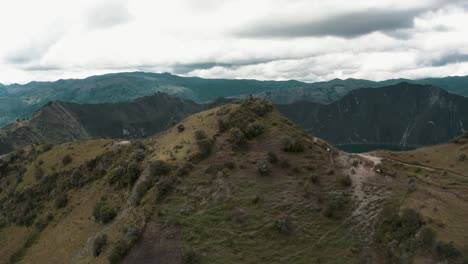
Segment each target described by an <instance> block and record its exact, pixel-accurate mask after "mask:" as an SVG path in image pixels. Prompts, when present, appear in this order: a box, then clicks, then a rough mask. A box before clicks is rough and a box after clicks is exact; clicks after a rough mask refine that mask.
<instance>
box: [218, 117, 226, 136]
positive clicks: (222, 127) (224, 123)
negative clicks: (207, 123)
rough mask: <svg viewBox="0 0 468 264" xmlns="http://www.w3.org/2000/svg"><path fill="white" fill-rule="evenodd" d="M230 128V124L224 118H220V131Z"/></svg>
mask: <svg viewBox="0 0 468 264" xmlns="http://www.w3.org/2000/svg"><path fill="white" fill-rule="evenodd" d="M228 129H229V124H228V122H226V121H225V120H224V119H218V131H219V132H221V133H222V132H224V131H226V130H228Z"/></svg>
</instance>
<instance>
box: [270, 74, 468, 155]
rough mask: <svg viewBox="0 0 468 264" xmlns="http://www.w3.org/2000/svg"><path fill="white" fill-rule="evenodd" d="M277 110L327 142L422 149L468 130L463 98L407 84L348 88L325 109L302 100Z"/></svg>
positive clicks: (467, 105)
mask: <svg viewBox="0 0 468 264" xmlns="http://www.w3.org/2000/svg"><path fill="white" fill-rule="evenodd" d="M277 107H278V109H279V111H280V112H282V113H283V114H284V115H285V116H287V117H288V118H290V119H291V120H292V121H294V122H296V123H297V124H299V125H300V126H301V127H302V128H304V129H305V130H306V131H307V132H309V133H311V134H314V135H317V136H319V137H322V138H324V139H325V140H328V141H330V142H332V143H333V144H385V145H401V146H422V145H431V144H436V143H442V142H446V141H448V140H450V139H451V138H454V137H456V136H458V135H460V134H463V132H464V131H465V130H467V129H468V127H467V125H468V116H467V115H466V113H468V98H466V97H463V96H459V95H454V94H451V93H448V92H446V91H445V90H442V89H440V88H436V87H433V86H423V85H417V84H409V83H400V84H397V85H393V86H387V87H382V88H378V89H374V88H363V89H357V90H353V91H351V92H349V93H348V94H347V95H345V96H344V97H343V98H341V99H340V100H338V101H336V102H334V103H331V104H329V105H324V104H317V103H312V102H306V101H302V102H296V103H293V104H287V105H278V106H277Z"/></svg>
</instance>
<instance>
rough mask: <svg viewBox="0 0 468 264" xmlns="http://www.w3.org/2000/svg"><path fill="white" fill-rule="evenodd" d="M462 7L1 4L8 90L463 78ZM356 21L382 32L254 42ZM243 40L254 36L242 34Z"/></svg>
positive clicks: (237, 0) (0, 72)
mask: <svg viewBox="0 0 468 264" xmlns="http://www.w3.org/2000/svg"><path fill="white" fill-rule="evenodd" d="M463 5H464V4H463V1H458V0H452V1H442V0H409V1H400V0H382V1H374V0H356V1H352V2H351V1H344V0H329V1H318V0H314V1H312V0H254V1H253V0H225V1H213V0H200V1H198V0H197V1H194V0H172V1H153V0H81V1H63V0H42V1H32V0H15V1H3V0H0V10H2V16H0V34H1V36H2V41H0V82H3V83H10V82H27V81H31V80H54V79H58V78H70V77H84V76H87V75H91V74H100V73H105V72H115V71H127V70H145V71H173V72H180V73H184V74H187V75H199V76H202V77H226V78H258V79H298V80H305V81H318V80H328V79H332V78H349V77H353V78H368V79H374V80H375V79H385V78H399V77H414V78H416V77H426V76H440V75H441V74H444V75H454V74H461V75H467V74H468V69H467V67H466V63H465V61H466V58H467V56H466V55H467V54H468V50H467V48H466V47H468V39H467V38H466V36H467V35H468V27H467V26H466V25H468V11H467V9H466V6H463ZM25 7H27V8H25ZM376 10H377V11H376ZM382 10H386V11H385V12H384V13H381V14H391V12H394V13H395V16H397V15H398V14H400V15H402V17H403V18H404V19H405V23H402V24H401V25H400V24H398V23H396V22H395V21H394V20H391V16H386V18H385V19H383V20H379V16H375V15H374V16H369V17H371V18H373V19H372V21H366V16H365V14H366V12H368V13H372V12H374V14H375V13H376V12H377V13H378V12H383V11H382ZM390 11H391V12H390ZM356 14H358V15H356ZM330 18H334V19H330ZM358 18H359V19H361V21H360V22H359V23H374V24H373V25H370V26H368V27H367V28H368V30H364V31H360V30H357V31H356V32H357V33H358V34H352V33H353V32H341V31H340V32H338V33H339V34H331V33H329V34H327V31H324V32H321V33H323V34H299V35H297V34H296V35H292V36H291V35H290V34H289V35H288V34H285V36H282V37H280V38H278V37H273V38H271V37H269V36H268V34H267V35H265V34H263V36H262V37H261V38H259V37H258V36H260V35H262V27H257V26H258V25H259V23H260V25H262V26H263V27H264V25H269V24H271V25H275V23H276V24H277V23H279V22H281V23H283V24H284V25H293V26H294V25H298V24H300V25H303V24H301V23H303V22H304V21H306V22H307V23H312V24H314V23H318V25H320V23H322V24H323V23H325V22H326V21H328V22H330V21H332V22H335V23H337V24H336V25H334V26H333V27H331V28H330V30H335V31H336V29H339V28H340V23H346V22H347V20H349V19H358ZM377 20H378V21H377ZM323 21H325V22H323ZM352 22H353V23H355V24H356V23H358V22H356V21H352ZM386 23H391V25H388V24H386ZM392 23H393V24H392ZM306 25H307V24H306ZM343 28H345V27H343ZM281 29H282V30H286V31H287V30H288V28H287V27H282V28H281ZM305 29H306V31H305V32H309V33H310V31H307V30H308V29H307V28H305ZM354 29H355V28H353V27H351V28H349V29H348V30H354ZM239 31H248V32H258V34H255V35H252V34H250V35H247V36H245V35H244V36H243V35H240V36H239V35H236V34H234V33H235V32H239ZM312 33H313V32H312ZM327 35H334V36H327ZM343 36H345V37H346V38H344V37H343Z"/></svg>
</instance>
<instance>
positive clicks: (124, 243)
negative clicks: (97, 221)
mask: <svg viewBox="0 0 468 264" xmlns="http://www.w3.org/2000/svg"><path fill="white" fill-rule="evenodd" d="M140 236H141V230H140V229H138V228H136V227H130V228H129V230H128V232H127V236H126V238H125V239H121V240H119V241H117V243H116V244H115V245H114V247H113V248H112V250H111V252H110V254H109V257H108V260H109V262H110V263H118V262H120V261H121V260H122V259H123V258H124V257H125V256H126V255H127V253H128V252H129V251H130V249H131V248H132V247H133V245H135V243H136V242H137V241H138V239H139V238H140Z"/></svg>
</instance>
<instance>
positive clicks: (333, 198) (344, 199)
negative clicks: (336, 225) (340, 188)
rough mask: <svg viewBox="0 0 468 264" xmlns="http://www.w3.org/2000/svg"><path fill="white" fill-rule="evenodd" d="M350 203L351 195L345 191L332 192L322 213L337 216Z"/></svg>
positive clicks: (327, 215)
mask: <svg viewBox="0 0 468 264" xmlns="http://www.w3.org/2000/svg"><path fill="white" fill-rule="evenodd" d="M348 203H349V197H348V196H347V195H346V194H345V193H344V192H331V193H330V194H329V195H328V199H327V203H326V204H325V208H324V209H323V211H322V214H323V215H324V216H326V217H336V216H338V212H339V211H341V210H342V209H343V208H345V206H346V205H347V204H348Z"/></svg>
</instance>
